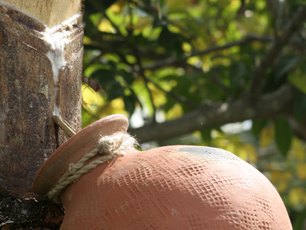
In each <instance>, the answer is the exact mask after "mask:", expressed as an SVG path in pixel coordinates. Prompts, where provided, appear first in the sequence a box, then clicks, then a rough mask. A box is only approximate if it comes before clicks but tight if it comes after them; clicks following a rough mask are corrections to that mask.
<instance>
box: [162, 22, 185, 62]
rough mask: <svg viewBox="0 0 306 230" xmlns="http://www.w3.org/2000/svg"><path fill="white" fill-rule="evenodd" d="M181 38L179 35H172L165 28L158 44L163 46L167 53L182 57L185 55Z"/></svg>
mask: <svg viewBox="0 0 306 230" xmlns="http://www.w3.org/2000/svg"><path fill="white" fill-rule="evenodd" d="M179 38H180V35H179V34H176V33H172V32H171V31H170V30H169V29H168V28H167V27H166V26H164V27H163V29H162V31H161V32H160V34H159V38H158V41H157V42H158V44H159V45H160V46H163V47H164V48H165V49H166V51H167V53H169V54H172V53H174V54H175V55H177V56H181V55H182V54H183V50H182V44H181V41H180V40H179Z"/></svg>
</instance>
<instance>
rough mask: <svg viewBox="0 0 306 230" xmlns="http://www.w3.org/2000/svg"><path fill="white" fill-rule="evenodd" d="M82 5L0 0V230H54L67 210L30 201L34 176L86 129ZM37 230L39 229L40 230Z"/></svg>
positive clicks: (69, 0)
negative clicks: (42, 229) (68, 131)
mask: <svg viewBox="0 0 306 230" xmlns="http://www.w3.org/2000/svg"><path fill="white" fill-rule="evenodd" d="M80 11H81V1H80V0H67V1H57V0H49V1H43V0H27V1H26V0H24V1H16V0H7V1H6V2H5V3H4V2H1V1H0V54H1V55H0V227H1V229H32V228H33V229H34V228H38V227H46V228H50V229H53V228H54V229H57V228H58V226H59V224H60V221H61V220H62V217H63V208H62V207H61V206H58V205H56V204H54V203H52V202H51V201H48V200H47V199H46V198H40V197H37V196H36V195H34V194H33V192H32V190H31V184H32V181H33V179H34V177H35V174H36V172H37V171H38V169H39V167H40V166H41V165H42V163H43V162H44V160H46V159H47V158H48V157H49V156H50V155H51V154H52V153H53V152H54V150H55V149H56V148H58V147H59V146H60V145H61V144H62V143H63V142H65V141H66V140H67V139H68V138H69V137H68V136H67V134H66V133H65V132H64V131H63V130H62V129H61V128H59V126H58V125H57V124H56V123H54V121H53V118H52V117H53V116H54V115H57V117H61V119H62V120H64V121H66V123H68V126H69V127H70V128H71V129H73V130H74V131H78V130H79V129H80V128H81V100H82V98H81V97H82V96H81V85H82V80H81V79H82V56H83V28H82V14H81V13H80ZM38 229H39V228H38Z"/></svg>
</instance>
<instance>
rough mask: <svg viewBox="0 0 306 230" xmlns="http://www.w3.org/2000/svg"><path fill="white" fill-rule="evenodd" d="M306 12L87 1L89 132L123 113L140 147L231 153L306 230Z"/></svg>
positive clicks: (272, 5) (291, 4) (299, 7)
mask: <svg viewBox="0 0 306 230" xmlns="http://www.w3.org/2000/svg"><path fill="white" fill-rule="evenodd" d="M303 10H304V13H303ZM305 12H306V11H305V1H303V0H295V1H291V0H287V1H282V0H257V1H244V0H227V1H225V0H218V1H217V0H189V1H187V0H142V1H141V0H118V1H113V0H104V1H98V0H88V1H86V4H85V14H84V23H85V36H84V45H85V50H84V75H85V76H87V77H90V79H87V78H84V79H85V82H87V83H84V85H83V111H82V117H83V126H87V125H88V124H90V123H92V122H94V121H95V120H97V119H99V118H102V117H105V116H107V115H110V114H115V113H121V114H125V115H126V116H127V117H129V119H130V124H131V128H130V130H129V131H130V132H131V133H132V134H136V135H138V136H137V137H138V139H139V140H140V141H141V142H142V144H141V147H142V148H143V149H148V148H153V147H157V146H162V145H170V144H192V145H208V146H214V147H218V148H222V149H226V150H229V151H231V152H233V153H234V154H236V155H237V156H239V157H241V158H242V159H244V160H246V161H247V162H249V163H251V164H252V165H254V166H255V167H256V168H257V169H259V170H260V171H261V172H263V173H264V174H265V175H266V176H267V177H268V178H269V179H270V181H271V182H272V183H273V184H274V185H275V187H276V188H277V190H278V192H279V193H280V195H281V197H282V198H283V201H284V203H285V205H286V207H287V210H288V213H289V215H290V218H291V221H292V225H293V228H294V229H296V230H297V229H306V227H305V221H306V190H305V188H306V181H305V180H306V151H305V150H306V145H305V140H306V128H305V127H306V120H305V114H306V65H305V49H306V30H305V28H306V27H305V25H306V24H305V18H302V17H305V16H303V15H305ZM298 16H300V18H298V19H299V20H298V19H296V18H297V17H298ZM295 19H296V20H297V21H294V20H295ZM294 23H295V24H294ZM290 26H291V27H290ZM288 28H289V29H288ZM286 36H287V37H286ZM91 79H93V80H95V81H96V82H97V83H99V84H100V85H101V86H102V89H101V90H98V88H97V87H98V86H97V85H96V84H95V83H94V82H92V81H91ZM95 87H96V88H95ZM94 89H95V90H96V91H97V92H96V91H95V90H94ZM265 95H272V96H274V97H273V100H272V99H271V100H270V101H268V100H266V99H265ZM239 103H240V104H239ZM267 103H268V104H267ZM274 107H275V108H276V109H274ZM249 108H251V109H252V110H248V109H249ZM250 111H251V112H250ZM199 114H204V115H205V119H204V120H203V122H202V123H201V121H198V122H199V123H198V124H197V125H194V124H192V122H195V121H194V119H193V118H197V119H199V118H201V116H200V115H199ZM189 117H191V119H188V118H189ZM202 119H203V117H202ZM233 122H236V123H233ZM173 127H176V128H173ZM177 130H179V132H178V131H177Z"/></svg>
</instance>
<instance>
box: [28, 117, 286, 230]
mask: <svg viewBox="0 0 306 230" xmlns="http://www.w3.org/2000/svg"><path fill="white" fill-rule="evenodd" d="M127 128H128V121H127V118H126V117H124V116H123V115H114V116H109V117H106V118H103V119H101V120H99V121H97V122H95V123H93V124H91V125H90V126H88V127H86V128H85V129H83V130H82V131H80V132H79V133H77V134H76V135H74V136H73V137H72V138H70V139H69V140H68V141H67V142H66V143H65V144H63V145H62V146H61V147H60V148H59V149H57V150H56V151H55V152H54V153H53V154H52V155H51V157H50V158H49V159H48V160H47V161H46V162H45V163H44V165H43V166H42V167H41V168H40V170H39V172H38V173H37V175H36V177H35V179H34V182H33V186H32V188H33V191H34V192H35V193H36V194H40V195H45V194H47V193H48V191H49V190H50V189H52V188H53V187H54V185H55V184H56V183H57V181H58V180H59V178H61V176H62V175H63V174H64V173H65V172H66V170H67V169H68V168H69V165H70V164H71V163H76V162H78V161H79V160H80V159H81V158H82V157H83V156H84V154H86V153H88V152H89V151H91V150H93V149H94V148H95V146H96V144H97V141H98V140H99V138H100V135H101V134H103V135H109V136H115V135H118V134H120V133H124V132H126V130H127ZM126 153H127V154H126V155H125V156H122V157H117V158H114V159H112V160H110V161H108V162H105V163H103V164H101V165H100V166H98V167H96V168H95V169H93V170H92V171H89V172H88V173H86V174H85V175H83V176H82V177H81V178H80V179H79V180H78V181H76V182H75V183H73V184H70V185H69V186H68V187H66V188H65V189H64V190H63V191H62V193H61V199H62V201H63V203H64V206H65V209H66V212H65V217H64V221H63V223H62V226H61V230H84V229H90V230H102V229H103V230H129V229H131V230H149V229H154V230H156V229H159V230H180V229H182V230H187V229H188V230H203V229H205V230H231V229H236V230H250V229H252V230H290V229H292V227H291V224H290V220H289V217H288V214H287V211H286V209H285V206H284V204H283V202H282V200H281V198H280V196H279V194H278V193H277V191H276V190H275V188H274V187H273V185H272V184H271V183H270V182H269V180H268V179H267V178H266V177H265V176H264V175H263V174H261V173H260V172H259V171H258V170H256V169H255V168H254V167H253V166H251V165H249V164H248V163H246V162H245V161H243V160H241V159H240V158H238V157H237V156H235V155H234V154H232V153H230V152H227V151H224V150H221V149H216V148H210V147H199V146H178V145H177V146H169V147H161V148H156V149H152V150H147V151H142V152H139V151H137V150H134V149H128V150H126Z"/></svg>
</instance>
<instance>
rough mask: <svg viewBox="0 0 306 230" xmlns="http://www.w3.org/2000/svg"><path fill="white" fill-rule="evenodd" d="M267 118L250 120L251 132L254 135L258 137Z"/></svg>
mask: <svg viewBox="0 0 306 230" xmlns="http://www.w3.org/2000/svg"><path fill="white" fill-rule="evenodd" d="M267 123H268V120H266V119H259V120H253V121H252V133H253V135H254V136H255V137H259V134H260V132H261V130H262V129H263V128H264V127H265V126H266V125H267Z"/></svg>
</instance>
